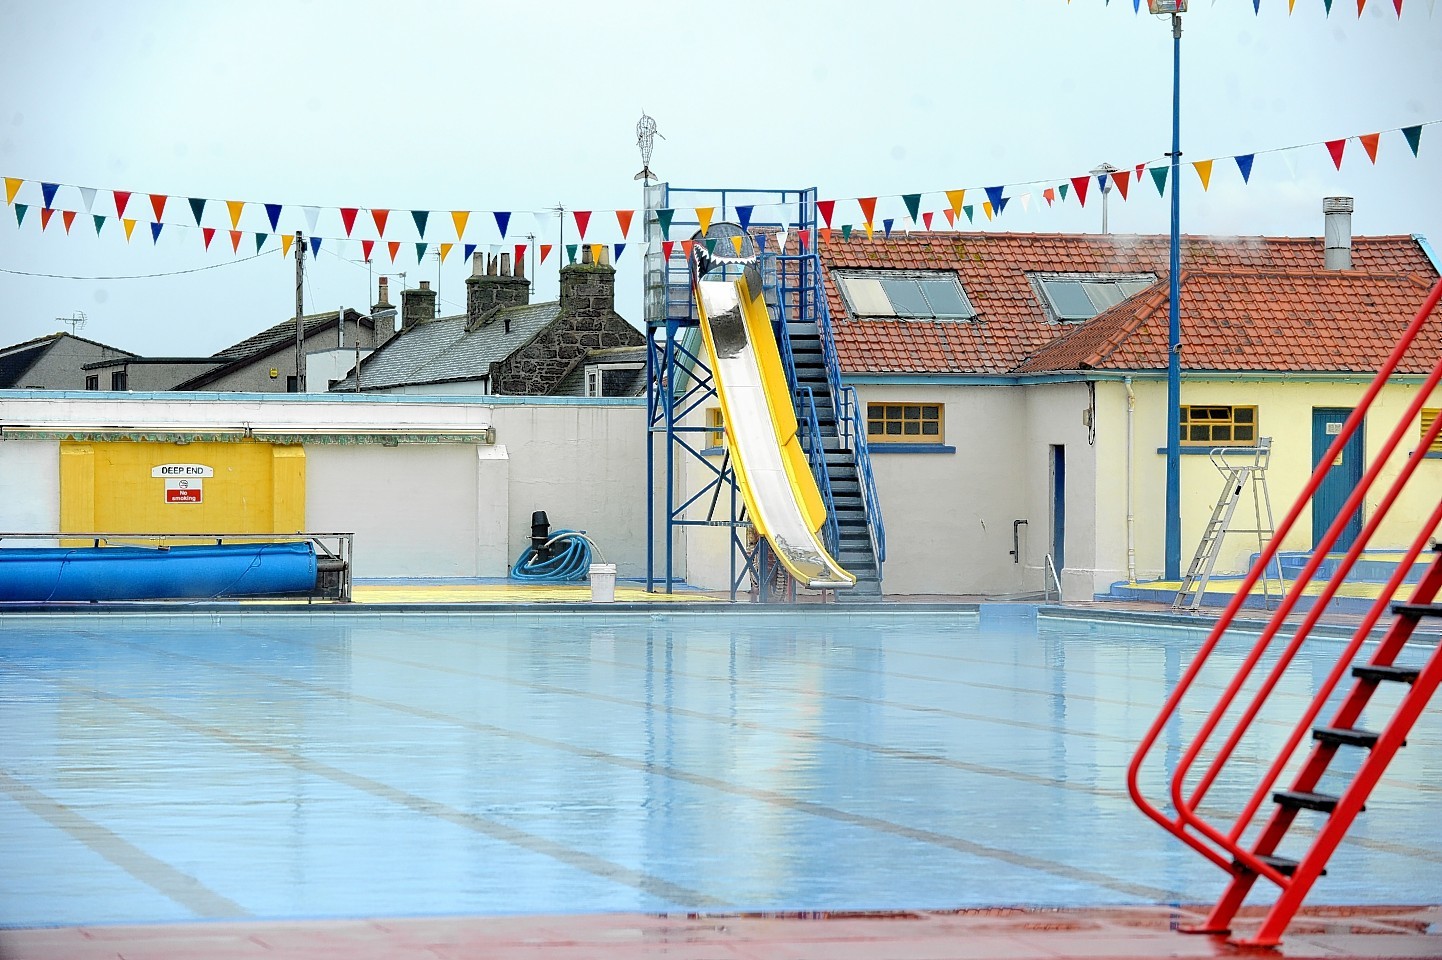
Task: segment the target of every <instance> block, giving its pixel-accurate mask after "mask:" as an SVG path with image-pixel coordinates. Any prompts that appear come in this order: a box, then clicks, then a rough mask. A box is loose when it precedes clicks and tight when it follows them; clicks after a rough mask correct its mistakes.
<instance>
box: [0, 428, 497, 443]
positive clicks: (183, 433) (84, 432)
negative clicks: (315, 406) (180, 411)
mask: <svg viewBox="0 0 1442 960" xmlns="http://www.w3.org/2000/svg"><path fill="white" fill-rule="evenodd" d="M0 440H78V441H82V442H107V441H112V440H131V441H136V442H144V443H216V442H227V441H231V442H233V441H241V440H258V441H261V442H264V443H284V444H345V445H362V444H380V445H383V446H396V445H397V444H402V443H468V444H492V443H495V442H496V429H495V427H485V428H471V429H467V430H453V429H445V428H411V429H398V430H377V429H374V428H365V427H358V428H354V429H345V428H340V429H336V428H333V429H329V430H327V429H325V428H324V427H311V428H306V429H299V428H289V427H286V428H273V429H265V428H261V427H216V428H210V429H204V430H201V429H196V430H186V429H174V428H171V429H161V428H137V427H69V428H66V427H59V426H42V425H32V424H26V425H16V426H9V425H0Z"/></svg>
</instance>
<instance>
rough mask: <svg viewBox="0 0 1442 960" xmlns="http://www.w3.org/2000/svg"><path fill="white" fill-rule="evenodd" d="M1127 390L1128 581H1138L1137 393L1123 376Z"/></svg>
mask: <svg viewBox="0 0 1442 960" xmlns="http://www.w3.org/2000/svg"><path fill="white" fill-rule="evenodd" d="M1122 386H1124V387H1126V390H1127V583H1129V584H1135V583H1136V582H1137V537H1136V522H1137V518H1136V511H1135V509H1133V506H1132V447H1133V436H1134V434H1133V428H1132V418H1133V416H1134V415H1135V414H1136V410H1137V395H1136V394H1135V393H1133V392H1132V378H1131V377H1122Z"/></svg>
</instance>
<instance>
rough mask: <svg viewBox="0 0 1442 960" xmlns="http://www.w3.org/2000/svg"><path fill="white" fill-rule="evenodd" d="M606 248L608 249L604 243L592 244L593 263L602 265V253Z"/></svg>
mask: <svg viewBox="0 0 1442 960" xmlns="http://www.w3.org/2000/svg"><path fill="white" fill-rule="evenodd" d="M605 247H606V245H605V244H604V243H593V244H591V262H592V263H600V262H601V251H602V250H604V249H605Z"/></svg>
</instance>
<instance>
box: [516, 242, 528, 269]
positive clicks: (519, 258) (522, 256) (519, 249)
mask: <svg viewBox="0 0 1442 960" xmlns="http://www.w3.org/2000/svg"><path fill="white" fill-rule="evenodd" d="M525 262H526V245H525V244H524V243H518V244H516V266H517V267H519V266H520V265H521V264H523V263H525Z"/></svg>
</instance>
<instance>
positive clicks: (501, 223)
mask: <svg viewBox="0 0 1442 960" xmlns="http://www.w3.org/2000/svg"><path fill="white" fill-rule="evenodd" d="M493 216H494V217H495V218H496V229H497V230H499V231H501V239H502V240H504V239H506V227H508V226H510V224H511V215H510V214H509V213H507V212H506V211H505V210H497V211H496V212H495V213H494V214H493ZM581 235H582V236H585V233H584V232H583V233H582V234H581Z"/></svg>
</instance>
